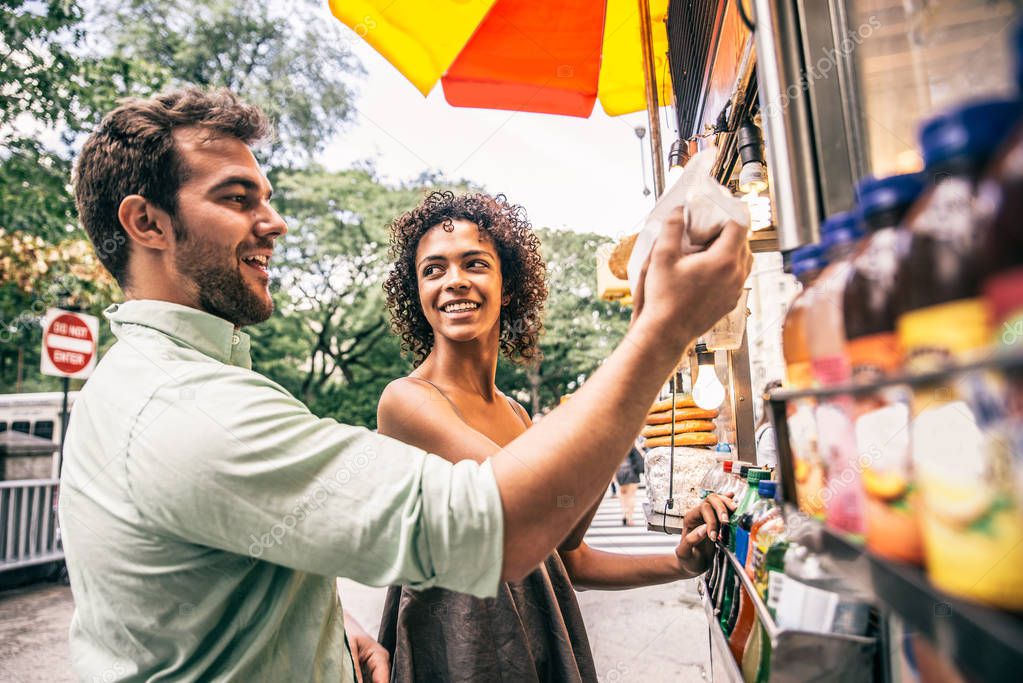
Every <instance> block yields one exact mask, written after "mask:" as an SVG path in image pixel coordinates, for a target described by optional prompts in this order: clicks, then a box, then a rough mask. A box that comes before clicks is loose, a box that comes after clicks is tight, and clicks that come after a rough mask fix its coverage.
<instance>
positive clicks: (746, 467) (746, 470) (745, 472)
mask: <svg viewBox="0 0 1023 683" xmlns="http://www.w3.org/2000/svg"><path fill="white" fill-rule="evenodd" d="M732 471H733V472H734V471H735V465H732ZM749 471H750V466H749V465H741V466H740V467H739V476H740V477H742V478H743V479H745V478H746V475H748V474H749Z"/></svg>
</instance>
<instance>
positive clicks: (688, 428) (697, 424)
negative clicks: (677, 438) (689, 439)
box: [642, 420, 714, 438]
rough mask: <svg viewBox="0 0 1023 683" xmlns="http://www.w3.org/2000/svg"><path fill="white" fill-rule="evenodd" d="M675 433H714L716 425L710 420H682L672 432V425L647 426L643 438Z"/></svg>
mask: <svg viewBox="0 0 1023 683" xmlns="http://www.w3.org/2000/svg"><path fill="white" fill-rule="evenodd" d="M673 431H674V433H675V434H688V433H691V432H713V431H714V423H713V422H711V421H710V420H680V421H678V422H676V423H675V429H674V430H672V428H671V424H670V423H665V424H662V425H647V426H646V427H644V428H643V432H642V434H643V436H645V437H648V438H649V437H652V436H667V435H669V434H671V433H672V432H673Z"/></svg>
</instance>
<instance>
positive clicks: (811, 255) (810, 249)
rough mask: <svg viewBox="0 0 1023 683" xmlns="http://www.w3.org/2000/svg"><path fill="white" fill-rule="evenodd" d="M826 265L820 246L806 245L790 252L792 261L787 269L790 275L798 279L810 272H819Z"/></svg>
mask: <svg viewBox="0 0 1023 683" xmlns="http://www.w3.org/2000/svg"><path fill="white" fill-rule="evenodd" d="M826 265H827V259H825V258H824V253H823V252H822V251H821V245H819V244H808V245H807V246H805V247H800V248H799V249H796V250H795V251H793V252H792V260H791V262H790V264H789V268H790V270H791V271H792V274H793V275H795V276H796V277H799V276H800V275H802V274H803V273H806V272H808V271H811V270H820V269H821V268H823V267H824V266H826Z"/></svg>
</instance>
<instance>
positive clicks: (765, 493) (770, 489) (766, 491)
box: [757, 481, 778, 498]
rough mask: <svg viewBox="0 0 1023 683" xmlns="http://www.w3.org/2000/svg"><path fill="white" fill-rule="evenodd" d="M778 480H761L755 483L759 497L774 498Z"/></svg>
mask: <svg viewBox="0 0 1023 683" xmlns="http://www.w3.org/2000/svg"><path fill="white" fill-rule="evenodd" d="M777 489H778V482H776V481H762V482H760V483H759V484H757V493H758V494H759V495H760V497H761V498H774V494H775V493H777Z"/></svg>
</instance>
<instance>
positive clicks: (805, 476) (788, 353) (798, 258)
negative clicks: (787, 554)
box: [782, 245, 826, 518]
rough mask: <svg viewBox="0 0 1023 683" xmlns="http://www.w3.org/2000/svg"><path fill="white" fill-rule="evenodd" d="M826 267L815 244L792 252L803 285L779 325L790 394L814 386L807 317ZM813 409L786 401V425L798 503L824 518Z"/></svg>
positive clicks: (808, 404)
mask: <svg viewBox="0 0 1023 683" xmlns="http://www.w3.org/2000/svg"><path fill="white" fill-rule="evenodd" d="M825 265H826V261H825V260H824V257H823V255H822V254H821V249H820V247H819V246H817V245H810V246H807V247H802V248H800V249H797V250H796V251H794V252H793V253H792V261H791V270H792V274H793V275H795V276H796V279H797V280H799V284H800V285H802V291H801V292H800V293H799V294H798V295H797V296H796V298H795V299H793V300H792V304H791V305H790V306H789V310H788V313H787V314H786V315H785V322H784V323H783V325H782V353H783V354H784V356H785V374H786V382H785V384H786V388H787V389H791V390H793V391H799V390H802V389H811V388H813V386H814V380H813V372H812V371H811V369H810V367H811V366H810V347H809V345H808V343H807V335H806V318H807V311H808V310H809V307H810V301H811V299H812V295H813V283H814V282H816V280H817V276H819V275H820V273H821V271H822V270H823V269H824V266H825ZM815 407H816V401H814V400H813V399H811V398H801V399H796V400H793V401H789V403H788V406H787V409H786V422H787V425H788V432H789V446H790V450H791V452H792V461H793V462H792V465H793V469H794V473H795V480H796V481H795V483H796V501H797V504H798V505H799V509H800V510H802V511H803V512H804V513H806V514H808V515H813V516H817V517H821V518H823V516H824V502H823V501H822V500H821V495H820V494H821V491H822V490H823V489H824V463H823V461H822V460H821V457H820V451H819V449H818V445H817V422H816V419H815V418H814V408H815Z"/></svg>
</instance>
